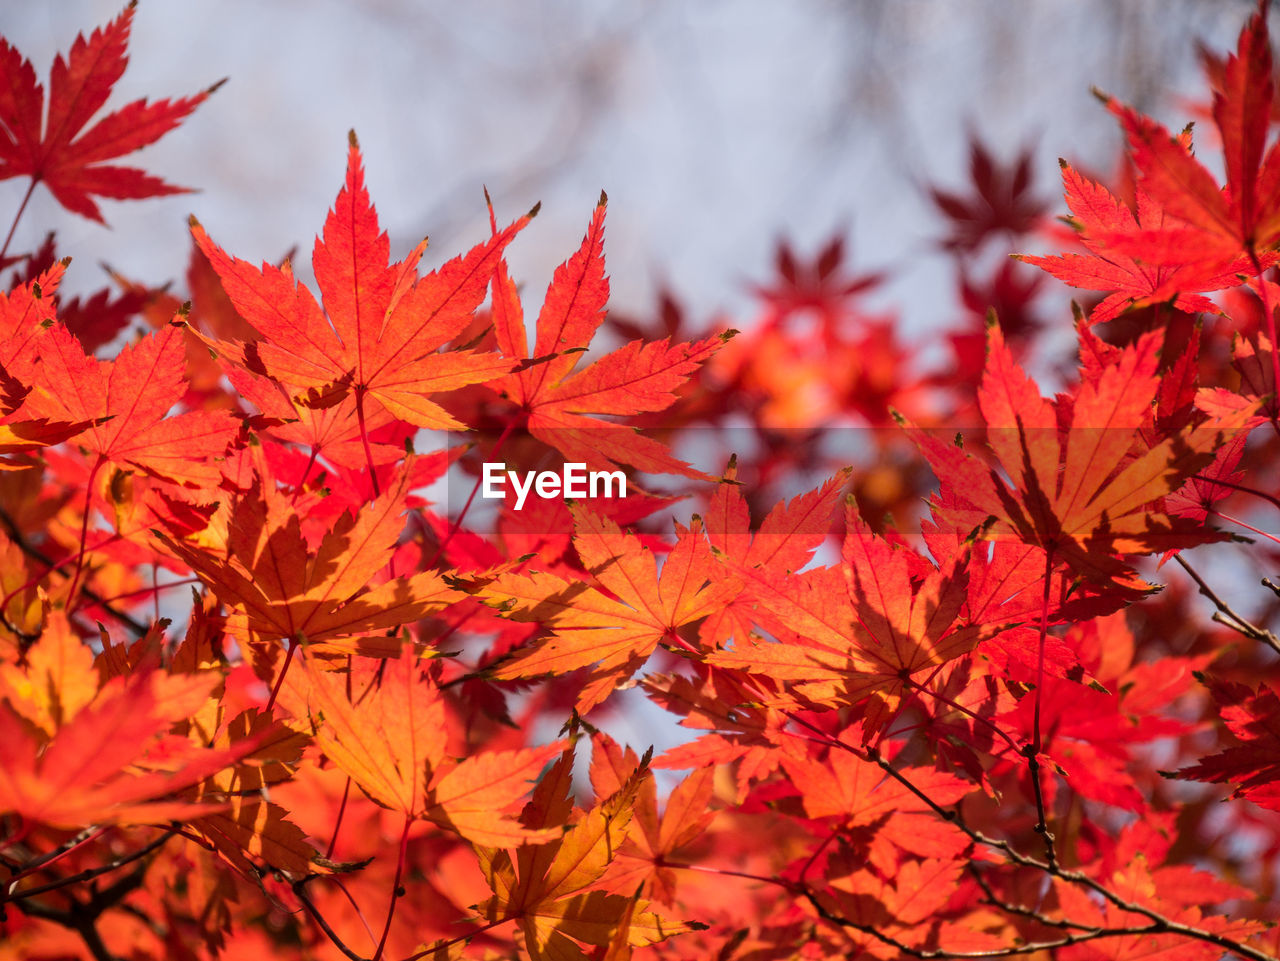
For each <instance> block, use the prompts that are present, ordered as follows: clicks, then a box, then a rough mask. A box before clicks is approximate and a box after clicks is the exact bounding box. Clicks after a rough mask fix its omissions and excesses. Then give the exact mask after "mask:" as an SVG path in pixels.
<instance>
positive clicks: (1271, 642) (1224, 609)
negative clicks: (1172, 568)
mask: <svg viewBox="0 0 1280 961" xmlns="http://www.w3.org/2000/svg"><path fill="white" fill-rule="evenodd" d="M1173 559H1174V560H1175V561H1177V562H1178V566H1179V567H1181V568H1182V569H1183V570H1184V571H1186V572H1187V574H1189V575H1190V577H1191V579H1192V580H1193V581H1195V582H1196V586H1197V587H1199V588H1200V593H1201V594H1203V595H1204V596H1205V597H1207V598H1208V599H1209V600H1210V601H1212V602H1213V606H1214V607H1216V608H1217V609H1218V610H1217V611H1216V612H1215V613H1214V617H1213V619H1214V620H1215V621H1217V622H1218V623H1219V624H1223V625H1225V626H1226V627H1229V628H1231V629H1232V630H1234V631H1237V632H1239V633H1241V634H1243V635H1244V636H1245V637H1247V638H1250V639H1251V640H1255V641H1261V642H1262V643H1263V644H1266V645H1267V647H1269V648H1271V650H1273V651H1275V652H1276V653H1277V654H1280V638H1278V637H1276V635H1275V634H1273V633H1272V632H1271V631H1268V630H1267V629H1266V628H1263V627H1258V625H1256V624H1254V623H1252V622H1250V621H1249V620H1247V619H1246V618H1244V617H1243V616H1241V615H1240V614H1237V613H1236V612H1235V611H1234V610H1233V609H1232V608H1231V606H1230V605H1229V604H1227V602H1226V601H1224V600H1223V599H1222V598H1221V597H1219V596H1218V595H1217V593H1216V592H1215V591H1214V590H1213V588H1212V587H1210V586H1209V585H1208V584H1206V583H1205V581H1204V578H1202V577H1201V576H1200V575H1199V574H1197V573H1196V572H1195V570H1194V569H1193V568H1192V567H1191V565H1190V564H1188V563H1187V562H1186V561H1185V560H1183V559H1182V555H1181V554H1174V555H1173ZM1263 584H1264V586H1269V585H1267V581H1266V579H1265V578H1264V579H1263Z"/></svg>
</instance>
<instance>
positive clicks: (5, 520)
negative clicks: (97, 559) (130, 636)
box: [0, 507, 150, 637]
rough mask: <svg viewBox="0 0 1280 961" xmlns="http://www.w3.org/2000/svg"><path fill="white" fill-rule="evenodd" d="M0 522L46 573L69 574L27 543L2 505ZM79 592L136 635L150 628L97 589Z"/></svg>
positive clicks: (7, 532)
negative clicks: (115, 605) (104, 596)
mask: <svg viewBox="0 0 1280 961" xmlns="http://www.w3.org/2000/svg"><path fill="white" fill-rule="evenodd" d="M0 524H3V525H4V527H5V533H6V534H8V537H9V540H11V541H13V543H14V544H16V545H17V547H18V550H20V551H22V553H24V554H26V555H27V556H28V557H30V558H31V559H32V560H34V561H39V562H40V563H41V564H43V565H44V566H45V567H47V568H49V571H48V573H50V574H60V575H62V576H63V577H69V576H70V575H69V574H67V573H66V572H65V571H63V570H62V564H58V563H55V562H54V560H53V558H52V557H50V556H49V555H48V554H46V553H45V552H44V551H42V550H40V548H38V547H34V546H32V545H31V544H29V543H27V539H26V538H25V537H23V536H22V531H21V529H19V527H18V525H17V523H16V522H15V521H14V519H13V518H12V517H10V516H9V512H8V511H6V510H5V509H4V508H3V507H0ZM64 563H65V562H64ZM80 593H81V594H82V595H83V596H84V597H86V598H88V600H89V601H90V602H91V603H92V604H93V605H94V606H95V607H100V608H102V610H103V611H104V612H106V613H107V614H109V615H111V616H112V617H113V618H115V619H116V620H117V621H119V622H120V623H121V624H123V625H124V626H125V627H127V628H129V630H131V631H133V633H135V634H136V635H138V637H145V636H146V634H147V631H149V630H150V628H149V627H148V626H147V625H146V624H143V623H142V622H141V621H139V620H138V619H137V618H135V617H132V616H131V615H129V614H126V613H125V612H124V611H121V610H119V609H117V608H116V607H114V606H113V605H112V604H111V602H110V601H109V600H107V599H105V598H103V597H102V595H100V594H99V593H98V592H97V591H94V590H91V589H90V588H88V587H82V588H80Z"/></svg>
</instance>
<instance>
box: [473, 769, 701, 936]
mask: <svg viewBox="0 0 1280 961" xmlns="http://www.w3.org/2000/svg"><path fill="white" fill-rule="evenodd" d="M573 756H574V755H573V745H572V744H570V746H569V747H568V748H566V749H565V751H564V753H563V754H561V756H560V759H559V760H558V761H556V763H555V764H554V765H552V767H551V770H550V771H548V772H547V774H546V775H545V776H544V777H543V779H542V780H541V781H539V782H538V786H537V788H536V789H535V790H534V793H533V797H532V799H531V800H530V801H529V803H528V804H527V805H526V806H525V809H524V811H523V812H522V814H521V821H522V822H523V823H524V824H525V825H526V826H527V827H528V828H530V829H546V828H551V827H555V826H557V825H563V824H565V823H566V822H568V821H570V818H571V814H572V806H571V804H570V803H569V799H568V789H569V787H570V785H571V781H572V768H573ZM646 761H647V759H646ZM646 770H647V763H642V764H641V765H640V768H639V769H637V771H636V772H634V773H633V774H632V775H631V776H630V777H629V778H628V779H627V781H626V782H625V783H624V784H623V786H622V787H621V788H620V789H619V790H617V791H616V792H614V793H613V794H612V795H609V796H607V797H605V798H602V799H600V800H599V801H598V802H597V803H596V804H595V805H594V806H593V807H592V808H591V809H590V810H588V811H587V812H585V813H584V814H582V816H581V817H579V818H577V819H576V820H574V821H573V823H572V825H571V826H570V827H569V829H568V830H567V831H566V832H565V833H564V835H563V837H561V838H560V839H558V840H555V841H551V842H548V843H546V844H537V845H526V846H524V847H522V848H520V849H519V850H517V851H516V852H515V855H514V857H513V856H512V854H511V852H509V851H505V850H503V851H499V850H492V849H479V850H478V851H477V853H478V854H479V855H480V867H481V870H482V871H483V872H484V875H485V880H486V882H487V883H488V885H489V888H490V890H492V891H493V897H492V898H490V899H489V900H488V901H485V902H484V903H483V904H480V905H478V906H477V912H478V913H479V914H480V916H482V917H484V918H486V919H487V920H488V921H490V922H491V923H500V922H502V921H504V920H514V921H518V922H519V925H520V928H521V930H522V933H523V934H524V941H525V948H526V950H527V951H528V952H529V956H530V958H532V959H533V961H544V959H546V961H552V959H555V961H585V958H586V955H585V954H584V953H583V951H582V949H581V947H579V945H580V944H591V945H608V944H610V943H611V942H617V941H622V942H624V943H625V944H627V945H634V946H640V945H645V944H653V943H655V942H657V941H661V940H663V939H665V938H669V937H671V936H673V935H676V934H680V933H682V932H685V931H689V930H692V929H693V927H695V925H690V924H687V923H681V922H676V921H669V920H667V919H665V918H663V917H662V916H661V915H658V914H656V913H655V912H652V911H649V910H647V908H648V904H647V902H645V901H643V900H640V899H637V898H632V897H624V896H622V895H618V894H609V893H607V892H605V891H603V890H594V889H593V886H594V885H596V884H597V883H598V882H599V881H600V880H601V878H603V877H604V875H605V872H606V871H607V870H608V869H609V865H610V864H611V863H612V862H613V860H614V858H615V857H616V855H617V852H618V850H619V849H620V847H621V845H622V843H623V841H624V840H625V839H626V837H627V831H628V827H629V825H630V822H631V818H632V813H633V810H634V805H635V797H636V791H637V788H638V784H639V780H640V778H641V777H642V776H643V774H644V773H645V771H646Z"/></svg>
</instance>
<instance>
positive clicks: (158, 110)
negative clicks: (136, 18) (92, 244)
mask: <svg viewBox="0 0 1280 961" xmlns="http://www.w3.org/2000/svg"><path fill="white" fill-rule="evenodd" d="M135 5H136V4H135V3H130V4H129V5H128V6H127V7H125V9H124V11H123V12H122V13H121V14H120V16H118V17H116V19H115V20H112V21H111V22H110V23H109V24H107V25H106V26H105V27H99V28H98V29H96V30H94V31H93V33H92V34H91V35H90V36H89V39H88V40H86V39H85V38H84V35H83V34H79V35H77V37H76V40H75V43H74V44H73V45H72V47H71V52H70V54H68V55H67V57H66V59H65V60H64V59H63V57H62V54H58V55H57V56H56V57H55V58H54V61H53V69H52V71H51V72H50V74H49V99H48V102H47V103H46V101H45V96H44V87H43V86H42V85H40V84H38V83H36V75H35V70H34V68H33V67H32V65H31V61H30V60H26V59H24V58H23V57H22V55H21V54H20V53H19V52H18V51H17V49H16V48H14V47H13V46H12V45H10V44H9V42H8V41H7V40H5V39H4V38H3V37H0V75H2V76H4V77H5V83H4V84H3V86H2V87H0V130H3V134H4V135H3V136H0V180H6V179H8V178H9V177H30V178H31V185H32V187H33V188H34V187H35V185H36V184H37V183H43V184H44V185H45V186H46V187H48V188H49V190H50V192H51V193H52V194H53V195H54V197H56V198H57V200H58V202H59V203H60V204H62V206H64V207H66V208H67V209H68V210H70V211H72V212H74V213H77V214H80V215H81V216H83V217H88V218H89V219H90V220H96V221H98V222H99V223H103V220H102V214H101V213H100V212H99V211H98V205H97V204H96V203H95V202H94V200H93V198H94V196H98V197H110V198H112V199H116V200H124V199H137V198H143V197H156V196H160V195H163V194H175V193H186V192H187V191H188V188H186V187H175V186H173V185H172V184H168V183H165V182H164V181H163V180H161V179H159V178H158V177H153V176H150V175H148V174H146V173H144V172H143V171H141V170H139V169H137V168H135V167H119V166H114V165H112V164H108V163H105V161H108V160H112V159H114V158H116V157H122V156H124V155H125V154H130V153H133V152H134V151H135V150H138V149H140V148H142V147H145V146H147V145H148V144H151V143H154V142H155V141H156V140H159V139H160V138H161V137H162V136H164V135H165V134H166V133H168V132H169V131H170V130H172V129H173V128H174V127H176V126H177V125H178V124H179V123H181V122H182V121H183V119H184V118H186V116H187V115H188V114H190V113H191V111H193V110H195V108H196V107H198V106H199V105H200V104H201V103H203V102H204V100H205V98H206V97H208V96H209V94H211V93H212V92H213V91H214V90H216V89H217V87H218V86H220V84H218V85H214V86H213V87H210V88H209V89H208V90H205V91H204V92H202V93H198V94H196V95H194V96H191V97H181V98H179V99H177V100H168V99H165V100H158V101H156V102H155V103H149V102H148V101H147V100H146V99H142V100H135V101H134V102H133V103H130V104H128V105H126V106H124V107H121V108H120V109H118V110H115V111H113V112H111V113H109V114H107V115H106V116H104V117H102V118H101V119H99V120H98V121H97V123H95V124H93V126H91V127H89V128H88V129H87V130H86V129H85V125H86V124H88V123H89V121H91V120H92V119H93V117H94V115H95V114H97V113H98V111H99V110H100V109H101V108H102V106H103V105H104V104H105V103H106V102H107V98H108V97H109V96H110V95H111V90H112V88H113V87H114V86H115V85H116V81H118V80H119V79H120V77H121V75H123V73H124V69H125V66H126V65H127V64H128V62H129V58H128V56H127V54H126V51H127V48H128V44H129V31H130V29H131V28H132V26H133V12H134V9H135Z"/></svg>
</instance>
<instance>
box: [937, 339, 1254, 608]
mask: <svg viewBox="0 0 1280 961" xmlns="http://www.w3.org/2000/svg"><path fill="white" fill-rule="evenodd" d="M1160 342H1161V337H1160V334H1159V332H1153V333H1149V334H1145V335H1143V336H1142V337H1141V338H1140V339H1139V340H1138V342H1137V343H1136V344H1133V345H1132V346H1130V347H1127V348H1125V349H1124V350H1123V351H1120V352H1119V353H1117V354H1116V355H1115V356H1114V358H1113V361H1112V362H1110V363H1108V364H1107V365H1106V366H1105V367H1104V368H1102V369H1100V370H1099V371H1098V372H1097V376H1096V377H1093V378H1091V379H1089V380H1086V381H1085V382H1084V383H1082V384H1081V385H1080V387H1079V388H1078V390H1077V392H1076V394H1075V396H1074V397H1068V398H1065V399H1061V400H1059V402H1058V404H1057V405H1055V404H1053V403H1051V402H1049V401H1047V400H1045V399H1044V398H1042V397H1041V396H1040V391H1039V389H1038V388H1037V387H1036V385H1035V383H1034V382H1033V381H1031V379H1030V378H1028V377H1027V375H1026V374H1025V373H1024V372H1023V370H1022V369H1021V368H1020V367H1019V366H1018V365H1017V363H1016V362H1015V361H1014V359H1013V355H1012V354H1011V353H1010V351H1009V349H1008V347H1007V346H1006V345H1005V341H1004V337H1003V335H1002V333H1001V331H1000V328H999V326H998V325H997V324H992V325H991V326H990V328H989V329H988V349H987V367H986V370H985V371H984V373H983V378H982V387H981V389H980V391H979V394H978V403H979V407H980V409H981V411H982V415H983V418H984V420H985V421H986V424H987V438H988V442H989V444H990V445H991V448H992V450H993V451H994V452H995V455H996V458H997V460H998V461H999V464H1000V466H1001V467H1003V469H1004V470H1005V472H1007V474H1008V477H1009V480H1010V481H1011V482H1012V483H1011V484H1010V483H1007V482H1006V481H1005V480H1004V479H1003V478H1002V477H1001V476H1000V475H999V474H998V473H997V471H996V470H995V469H993V468H991V467H988V466H986V465H984V464H983V463H982V462H981V461H979V460H978V459H977V458H975V457H973V456H972V455H971V454H968V453H967V452H965V451H963V450H962V449H960V448H959V447H956V446H953V445H948V444H945V443H943V442H941V441H939V440H938V439H936V438H934V437H931V436H928V432H924V431H917V432H915V433H916V435H917V438H918V441H919V443H920V444H921V447H922V449H923V450H924V453H925V456H926V457H928V458H929V460H930V463H931V464H932V465H933V468H934V472H935V473H936V474H937V475H938V477H939V478H940V479H941V480H942V483H943V485H944V487H946V488H949V489H950V494H949V496H950V497H952V498H953V499H954V501H953V503H954V505H955V506H954V507H953V509H952V510H953V513H954V514H955V517H956V520H957V522H958V523H961V524H969V525H970V526H977V525H980V524H982V523H984V522H985V521H986V519H987V518H989V517H991V518H995V522H994V524H993V526H992V527H991V529H990V533H989V536H992V537H996V538H1000V537H1011V538H1013V539H1016V540H1020V541H1022V542H1024V543H1025V544H1028V545H1033V546H1035V547H1038V548H1039V549H1041V550H1043V551H1046V552H1047V553H1049V554H1050V556H1051V557H1052V558H1053V559H1054V560H1057V561H1065V562H1067V563H1068V564H1070V566H1071V568H1072V569H1073V570H1075V571H1076V572H1077V573H1079V574H1081V575H1083V576H1085V577H1086V578H1095V579H1097V578H1100V579H1102V580H1107V581H1110V582H1111V583H1113V584H1116V585H1128V587H1127V589H1130V590H1140V589H1142V583H1141V582H1140V581H1137V580H1135V579H1134V578H1133V576H1132V575H1131V574H1129V573H1127V568H1126V567H1125V566H1124V564H1123V563H1122V562H1121V561H1120V560H1119V559H1118V558H1117V556H1116V555H1118V554H1125V553H1138V554H1140V553H1149V552H1151V551H1156V550H1165V549H1168V548H1169V547H1171V546H1177V545H1179V544H1184V545H1185V544H1195V543H1200V542H1202V541H1204V540H1206V539H1213V538H1214V537H1215V536H1216V534H1214V532H1212V531H1205V530H1204V529H1203V528H1202V527H1201V526H1200V525H1195V524H1191V523H1187V522H1184V521H1182V520H1180V519H1179V518H1176V517H1170V516H1168V515H1166V514H1163V513H1160V512H1159V511H1155V510H1152V509H1151V507H1150V505H1151V504H1152V503H1153V502H1157V501H1159V499H1160V498H1163V497H1165V496H1166V495H1168V494H1171V493H1173V492H1174V491H1175V490H1177V489H1178V488H1179V487H1180V486H1182V483H1183V482H1184V481H1185V480H1186V479H1187V478H1188V477H1190V476H1191V475H1192V474H1194V473H1196V472H1197V471H1198V470H1199V469H1201V468H1202V467H1204V466H1206V465H1207V464H1209V463H1210V462H1212V460H1213V457H1214V454H1213V451H1214V449H1215V448H1216V447H1217V446H1218V445H1219V444H1220V443H1221V441H1222V438H1223V437H1224V436H1227V435H1229V434H1230V433H1231V432H1233V431H1236V430H1241V429H1243V428H1244V427H1245V425H1246V424H1247V423H1248V418H1249V414H1250V413H1251V412H1250V411H1244V410H1241V411H1237V412H1236V413H1234V414H1233V415H1230V416H1223V417H1216V418H1211V419H1208V420H1206V421H1205V422H1204V423H1202V424H1199V425H1197V426H1195V427H1188V428H1187V429H1185V430H1181V431H1171V432H1169V434H1168V435H1167V436H1165V437H1164V438H1163V439H1161V440H1160V441H1159V442H1158V443H1155V444H1150V445H1148V444H1146V443H1144V442H1143V440H1142V438H1141V435H1140V433H1139V431H1140V428H1142V426H1143V425H1144V423H1145V419H1146V418H1147V417H1148V416H1149V411H1150V407H1151V405H1152V402H1153V401H1154V400H1155V398H1156V394H1157V392H1158V390H1159V385H1160V378H1159V376H1158V374H1157V361H1158V351H1159V348H1160ZM964 505H967V508H968V509H967V510H966V508H965V506H964Z"/></svg>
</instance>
